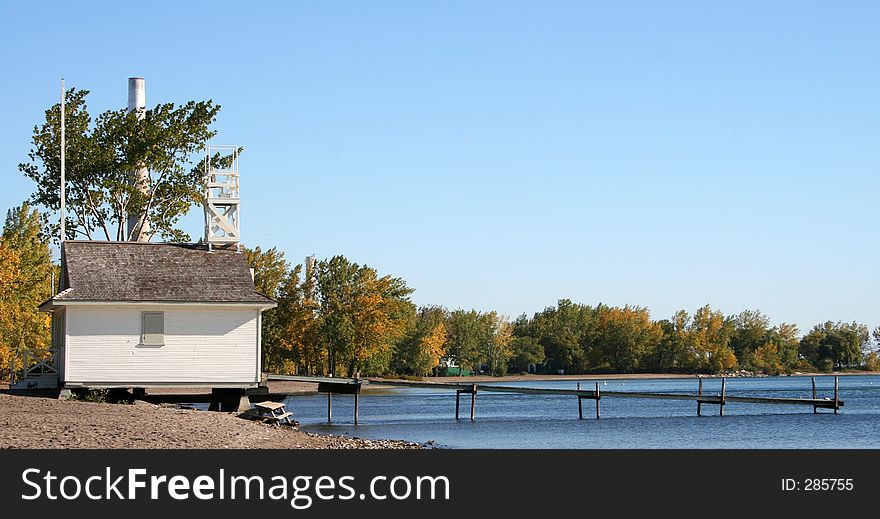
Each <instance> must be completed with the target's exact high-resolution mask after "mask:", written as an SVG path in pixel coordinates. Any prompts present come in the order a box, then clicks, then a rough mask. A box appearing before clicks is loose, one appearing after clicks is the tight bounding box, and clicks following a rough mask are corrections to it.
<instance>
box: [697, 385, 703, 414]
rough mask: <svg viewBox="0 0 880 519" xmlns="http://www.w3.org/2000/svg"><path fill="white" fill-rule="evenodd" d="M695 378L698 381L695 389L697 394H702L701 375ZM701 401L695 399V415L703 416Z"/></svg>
mask: <svg viewBox="0 0 880 519" xmlns="http://www.w3.org/2000/svg"><path fill="white" fill-rule="evenodd" d="M697 379H699V381H700V385H699V388H698V389H697V395H698V396H703V377H701V376H697ZM702 411H703V403H702V402H700V401H699V400H697V416H703V412H702Z"/></svg>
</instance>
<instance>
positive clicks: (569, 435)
mask: <svg viewBox="0 0 880 519" xmlns="http://www.w3.org/2000/svg"><path fill="white" fill-rule="evenodd" d="M576 382H577V381H571V380H566V381H547V382H543V381H542V382H510V383H504V384H501V383H499V384H498V385H510V386H520V387H546V388H563V389H575V388H576ZM595 382H596V381H595V380H591V381H585V382H584V383H583V388H584V389H591V388H593V387H594V385H595ZM816 382H817V387H818V396H819V398H823V397H830V398H833V395H834V377H817V378H816ZM599 383H600V388H601V389H602V390H605V391H612V390H613V391H649V392H662V393H696V390H697V380H696V379H695V378H687V379H656V380H607V381H601V380H600V381H599ZM703 384H704V385H703V391H704V393H706V394H720V391H721V379H716V378H711V379H704V383H703ZM726 391H727V395H728V396H772V397H784V398H800V397H806V398H809V397H810V396H811V385H810V377H797V376H792V377H758V378H729V379H728V380H727V390H726ZM840 399H841V400H843V401H845V406H844V407H843V408H842V409H841V411H840V413H839V414H838V415H835V414H834V412H833V411H832V410H828V409H820V410H819V414H818V415H814V414H813V410H812V408H811V407H809V406H788V405H772V406H768V405H757V404H745V403H728V404H727V405H726V406H725V408H724V414H725V416H723V417H720V416H718V406H717V405H710V404H704V405H703V416H702V417H697V416H696V403H695V402H688V401H675V400H648V399H630V398H611V397H609V398H603V399H602V403H601V405H602V409H601V410H602V413H601V414H602V418H601V419H599V420H597V419H596V418H595V402H593V401H592V400H584V402H583V407H584V419H583V420H578V419H577V417H578V412H577V398H576V397H573V396H556V395H520V394H504V393H486V392H483V393H479V394H478V395H477V405H476V421H474V422H471V421H470V420H469V419H468V417H469V414H470V395H462V397H461V416H462V417H463V418H464V419H462V420H458V421H456V420H455V419H454V415H455V391H454V390H435V389H420V388H387V389H386V388H381V389H380V388H378V387H372V388H370V389H367V390H365V391H364V392H363V393H362V394H361V397H360V419H359V422H360V423H359V425H357V426H355V425H354V423H353V412H354V397H353V396H351V395H334V396H333V424H332V425H327V424H326V420H327V397H326V395H324V394H318V395H304V396H292V397H290V398H289V399H288V402H287V405H288V410H293V412H294V415H295V418H296V419H297V420H298V421H299V422H300V423H301V424H302V428H303V430H306V431H311V432H316V433H322V434H336V435H339V434H346V435H349V436H358V437H361V438H374V439H401V440H410V441H415V442H419V443H425V442H428V441H433V442H435V443H436V444H438V445H440V446H444V447H450V448H574V449H596V448H624V449H629V448H880V376H861V375H855V376H844V377H840Z"/></svg>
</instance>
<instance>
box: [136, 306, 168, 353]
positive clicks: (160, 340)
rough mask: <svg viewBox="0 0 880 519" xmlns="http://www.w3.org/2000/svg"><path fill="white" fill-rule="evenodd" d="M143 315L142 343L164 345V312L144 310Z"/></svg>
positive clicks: (145, 344)
mask: <svg viewBox="0 0 880 519" xmlns="http://www.w3.org/2000/svg"><path fill="white" fill-rule="evenodd" d="M141 316H142V319H141V321H142V322H141V344H143V345H144V346H164V345H165V314H164V312H143V313H142V314H141Z"/></svg>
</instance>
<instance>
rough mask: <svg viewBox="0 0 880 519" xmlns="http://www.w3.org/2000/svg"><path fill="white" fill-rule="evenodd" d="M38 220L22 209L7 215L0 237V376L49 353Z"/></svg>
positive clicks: (45, 269) (46, 279)
mask: <svg viewBox="0 0 880 519" xmlns="http://www.w3.org/2000/svg"><path fill="white" fill-rule="evenodd" d="M44 224H45V222H44V221H43V216H42V215H41V214H40V213H39V212H38V211H37V210H36V209H31V208H30V207H29V206H28V205H27V204H23V205H22V206H20V207H16V208H13V209H11V210H10V211H9V212H8V213H7V215H6V223H5V225H4V227H3V236H2V238H0V371H6V372H7V374H8V371H9V370H10V369H15V370H21V369H26V368H27V367H28V366H26V365H24V364H25V362H26V361H27V360H28V359H30V360H34V359H39V358H44V357H46V356H47V355H48V351H49V348H50V340H51V335H50V318H49V316H48V315H47V314H44V313H40V312H39V310H38V307H39V305H40V303H42V302H43V301H45V300H46V299H48V298H49V297H50V296H51V290H52V287H51V279H52V272H53V269H55V267H54V265H53V264H52V260H51V258H52V256H51V252H50V250H49V245H48V242H47V241H46V240H45V239H44V237H43V236H42V234H41V233H42V229H43V227H44Z"/></svg>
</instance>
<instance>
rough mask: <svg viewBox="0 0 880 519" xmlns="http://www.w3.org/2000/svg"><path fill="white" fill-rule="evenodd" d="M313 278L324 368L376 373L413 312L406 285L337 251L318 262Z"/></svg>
mask: <svg viewBox="0 0 880 519" xmlns="http://www.w3.org/2000/svg"><path fill="white" fill-rule="evenodd" d="M316 282H317V288H318V294H319V298H320V314H321V319H320V324H319V326H320V335H321V341H322V342H323V345H324V347H325V348H326V353H327V364H328V366H327V372H328V373H330V374H332V375H334V376H335V375H339V374H340V373H342V372H343V371H345V372H346V373H348V374H349V375H355V374H357V373H359V372H360V371H361V370H363V369H364V368H367V369H368V374H369V373H375V374H381V373H382V372H383V371H384V370H386V369H387V368H388V365H389V364H390V362H391V352H392V348H393V345H394V344H395V343H397V342H398V341H400V340H401V339H402V337H403V335H404V334H405V332H406V323H407V322H408V320H409V319H411V315H412V314H413V313H414V312H415V309H414V308H415V307H414V305H413V304H412V303H411V302H410V301H409V295H410V294H411V293H412V289H410V288H409V287H407V286H406V283H405V282H404V281H403V279H401V278H394V277H391V276H382V277H379V276H378V274H377V272H376V270H375V269H372V268H370V267H367V266H360V265H358V264H356V263H352V262H350V261H349V260H347V259H346V258H345V257H343V256H335V257H333V258H331V259H330V260H325V261H321V262H320V263H319V264H318V267H317V273H316ZM379 361H380V362H379ZM346 368H347V369H346Z"/></svg>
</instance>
